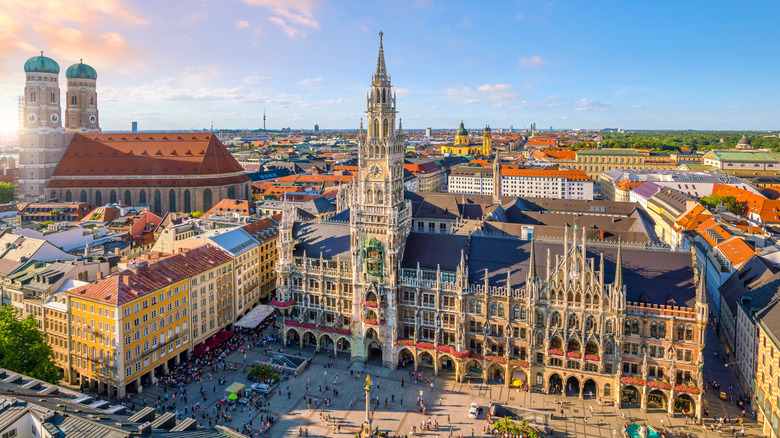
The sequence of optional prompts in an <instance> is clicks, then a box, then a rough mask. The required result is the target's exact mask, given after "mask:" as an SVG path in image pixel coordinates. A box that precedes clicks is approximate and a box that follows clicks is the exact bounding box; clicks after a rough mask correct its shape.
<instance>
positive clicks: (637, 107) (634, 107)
mask: <svg viewBox="0 0 780 438" xmlns="http://www.w3.org/2000/svg"><path fill="white" fill-rule="evenodd" d="M631 108H633V109H639V108H642V105H631Z"/></svg>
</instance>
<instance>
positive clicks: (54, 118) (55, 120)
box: [50, 114, 60, 123]
mask: <svg viewBox="0 0 780 438" xmlns="http://www.w3.org/2000/svg"><path fill="white" fill-rule="evenodd" d="M50 118H51V122H52V123H57V120H59V119H60V116H58V115H57V114H52V115H51V117H50Z"/></svg>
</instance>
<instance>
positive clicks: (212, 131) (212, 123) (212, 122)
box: [211, 120, 214, 134]
mask: <svg viewBox="0 0 780 438" xmlns="http://www.w3.org/2000/svg"><path fill="white" fill-rule="evenodd" d="M211 133H212V134H213V133H214V121H213V120H212V121H211Z"/></svg>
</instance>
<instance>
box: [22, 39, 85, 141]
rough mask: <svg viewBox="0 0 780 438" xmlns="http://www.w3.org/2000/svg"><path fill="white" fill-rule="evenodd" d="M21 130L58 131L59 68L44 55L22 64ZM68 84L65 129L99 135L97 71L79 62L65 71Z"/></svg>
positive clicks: (60, 125)
mask: <svg viewBox="0 0 780 438" xmlns="http://www.w3.org/2000/svg"><path fill="white" fill-rule="evenodd" d="M24 72H25V74H26V76H27V83H26V86H25V95H24V104H25V105H24V106H25V124H24V128H27V129H35V128H39V127H45V128H50V129H53V128H60V127H62V123H61V120H60V119H61V117H60V116H61V115H60V111H61V107H62V104H61V103H60V84H59V74H60V66H59V64H57V62H56V61H55V60H53V59H51V58H49V57H47V56H43V52H41V54H40V56H33V57H32V58H30V59H28V60H27V62H25V63H24ZM65 77H66V79H67V81H68V83H67V92H66V95H65V97H66V99H65V101H66V103H65V126H64V127H65V129H66V130H69V131H78V132H100V125H99V123H98V109H97V89H96V85H97V71H95V69H94V68H92V67H91V66H89V65H87V64H84V63H83V62H79V63H78V64H73V65H71V66H70V67H68V69H67V70H66V71H65Z"/></svg>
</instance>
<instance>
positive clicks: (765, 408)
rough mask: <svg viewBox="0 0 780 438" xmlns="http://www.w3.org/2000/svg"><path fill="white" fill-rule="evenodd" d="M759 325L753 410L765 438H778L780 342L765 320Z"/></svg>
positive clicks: (779, 418)
mask: <svg viewBox="0 0 780 438" xmlns="http://www.w3.org/2000/svg"><path fill="white" fill-rule="evenodd" d="M763 312H766V310H765V311H763ZM763 312H762V313H763ZM770 313H771V311H770ZM757 325H758V350H757V356H756V357H757V359H758V360H757V361H756V374H755V379H756V381H755V395H756V406H754V407H753V409H754V410H755V411H756V412H757V414H758V417H757V419H758V422H759V424H760V425H761V427H762V431H763V434H764V436H766V437H772V438H777V437H778V436H780V397H777V395H776V394H777V388H778V387H780V365H778V363H780V342H778V339H777V338H776V337H775V335H774V334H773V333H772V332H771V330H769V329H768V328H767V326H766V325H765V324H764V321H763V320H759V321H758V324H757Z"/></svg>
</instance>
